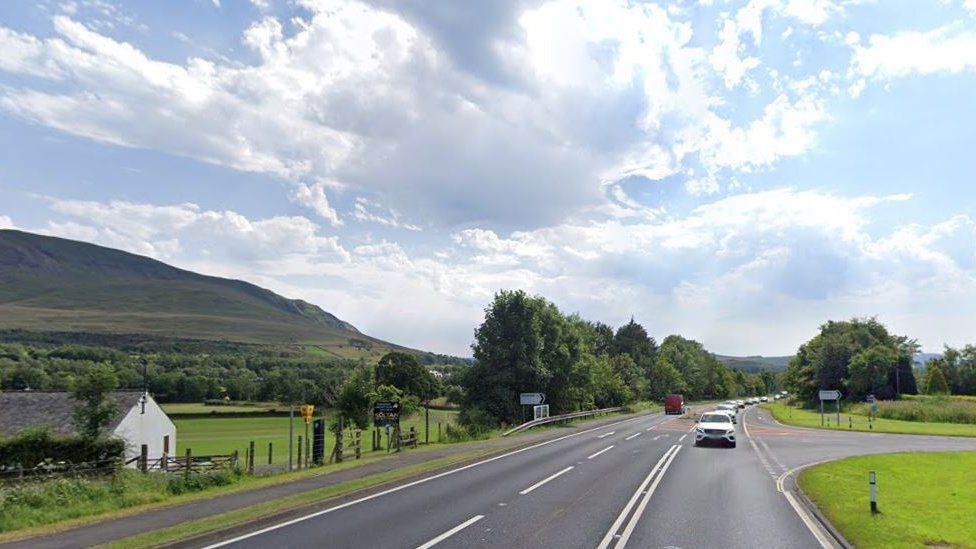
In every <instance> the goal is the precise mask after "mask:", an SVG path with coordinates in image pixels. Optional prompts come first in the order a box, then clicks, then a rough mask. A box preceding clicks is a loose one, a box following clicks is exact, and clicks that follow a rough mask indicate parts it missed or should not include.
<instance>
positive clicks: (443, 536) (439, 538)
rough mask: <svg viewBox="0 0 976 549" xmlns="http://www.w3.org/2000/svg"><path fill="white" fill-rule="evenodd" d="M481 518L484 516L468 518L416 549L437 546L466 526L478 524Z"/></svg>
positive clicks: (428, 548)
mask: <svg viewBox="0 0 976 549" xmlns="http://www.w3.org/2000/svg"><path fill="white" fill-rule="evenodd" d="M483 518H485V516H484V515H475V516H473V517H471V518H469V519H468V520H466V521H464V522H462V523H461V524H458V525H457V526H455V527H454V528H451V529H450V530H448V531H447V532H444V533H443V534H441V535H439V536H437V537H436V538H434V539H432V540H430V541H428V542H427V543H425V544H423V545H421V546H419V547H417V549H430V548H431V547H433V546H435V545H437V544H438V543H440V542H442V541H444V540H446V539H447V538H449V537H451V536H453V535H454V534H457V533H458V532H460V531H461V530H464V529H465V528H467V527H468V526H471V525H472V524H474V523H476V522H478V521H479V520H481V519H483Z"/></svg>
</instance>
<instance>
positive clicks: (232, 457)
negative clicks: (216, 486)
mask: <svg viewBox="0 0 976 549" xmlns="http://www.w3.org/2000/svg"><path fill="white" fill-rule="evenodd" d="M238 461H240V452H238V451H237V450H234V452H233V453H232V454H231V455H230V466H231V468H233V469H237V463H238Z"/></svg>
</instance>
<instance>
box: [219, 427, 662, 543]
mask: <svg viewBox="0 0 976 549" xmlns="http://www.w3.org/2000/svg"><path fill="white" fill-rule="evenodd" d="M638 419H643V416H640V417H632V418H628V419H623V420H620V421H618V422H616V423H611V424H609V425H601V426H600V427H593V428H592V429H586V430H584V431H580V432H578V433H571V434H568V435H563V436H561V437H559V438H554V439H552V440H546V441H543V442H539V443H537V444H533V445H531V446H526V447H525V448H519V449H518V450H512V451H511V452H506V453H504V454H501V455H497V456H493V457H490V458H487V459H483V460H481V461H476V462H474V463H469V464H467V465H464V466H461V467H458V468H457V469H451V470H450V471H444V472H443V473H438V474H436V475H432V476H429V477H424V478H422V479H418V480H415V481H413V482H408V483H406V484H401V485H400V486H394V487H393V488H389V489H387V490H383V491H382V492H376V493H375V494H370V495H368V496H363V497H361V498H359V499H354V500H352V501H347V502H346V503H343V504H340V505H336V506H335V507H329V508H328V509H322V510H321V511H316V512H314V513H309V514H307V515H304V516H301V517H298V518H294V519H291V520H287V521H285V522H280V523H278V524H273V525H271V526H268V527H265V528H261V529H260V530H255V531H253V532H249V533H247V534H241V535H240V536H237V537H234V538H231V539H227V540H224V541H219V542H217V543H213V544H210V545H208V546H206V547H204V548H203V549H217V548H218V547H223V546H225V545H230V544H232V543H237V542H239V541H242V540H245V539H248V538H253V537H255V536H260V535H261V534H266V533H268V532H272V531H274V530H278V529H279V528H285V527H287V526H291V525H292V524H297V523H299V522H303V521H306V520H309V519H313V518H315V517H320V516H322V515H327V514H329V513H332V512H335V511H338V510H340V509H345V508H346V507H352V506H353V505H356V504H359V503H363V502H365V501H370V500H373V499H377V498H381V497H383V496H388V495H390V494H393V493H396V492H399V491H401V490H405V489H407V488H412V487H414V486H417V485H420V484H424V483H426V482H430V481H432V480H437V479H439V478H444V477H446V476H449V475H453V474H455V473H460V472H462V471H467V470H468V469H473V468H475V467H479V466H481V465H485V464H488V463H492V462H494V461H498V460H500V459H505V458H507V457H510V456H514V455H517V454H521V453H522V452H528V451H529V450H535V449H536V448H540V447H542V446H546V445H549V444H553V443H556V442H560V441H563V440H566V439H569V438H574V437H578V436H582V435H587V434H590V433H592V432H594V431H599V430H601V429H606V428H607V427H613V426H614V425H621V424H624V423H628V422H631V421H636V420H638Z"/></svg>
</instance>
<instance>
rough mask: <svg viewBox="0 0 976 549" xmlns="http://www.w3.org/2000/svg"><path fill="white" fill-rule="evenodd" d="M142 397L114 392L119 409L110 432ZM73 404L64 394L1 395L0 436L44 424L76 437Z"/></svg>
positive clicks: (110, 426)
mask: <svg viewBox="0 0 976 549" xmlns="http://www.w3.org/2000/svg"><path fill="white" fill-rule="evenodd" d="M142 395H143V393H142V391H116V392H113V393H112V394H111V397H112V398H114V399H115V401H116V402H117V403H118V408H117V411H116V413H115V415H114V416H113V417H112V421H111V422H110V423H109V425H108V430H109V431H110V432H111V431H114V430H115V428H116V427H118V426H119V423H121V422H122V419H123V418H125V416H126V414H128V413H129V411H130V410H131V409H132V407H133V406H136V405H137V404H139V398H140V397H141V396H142ZM76 404H77V401H76V400H75V399H74V397H72V396H71V394H70V393H65V392H49V391H9V392H0V436H13V435H16V434H17V433H19V432H20V431H23V430H24V429H28V428H31V427H41V426H44V425H47V426H49V427H51V428H52V430H53V431H54V432H56V433H58V434H61V435H76V434H78V430H77V428H76V427H75V421H74V413H75V406H76Z"/></svg>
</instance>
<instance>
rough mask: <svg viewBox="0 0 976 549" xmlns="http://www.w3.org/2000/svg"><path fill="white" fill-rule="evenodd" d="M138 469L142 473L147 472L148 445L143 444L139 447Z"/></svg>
mask: <svg viewBox="0 0 976 549" xmlns="http://www.w3.org/2000/svg"><path fill="white" fill-rule="evenodd" d="M139 470H140V471H142V472H143V473H147V472H149V445H148V444H143V445H142V446H141V447H140V448H139Z"/></svg>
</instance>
